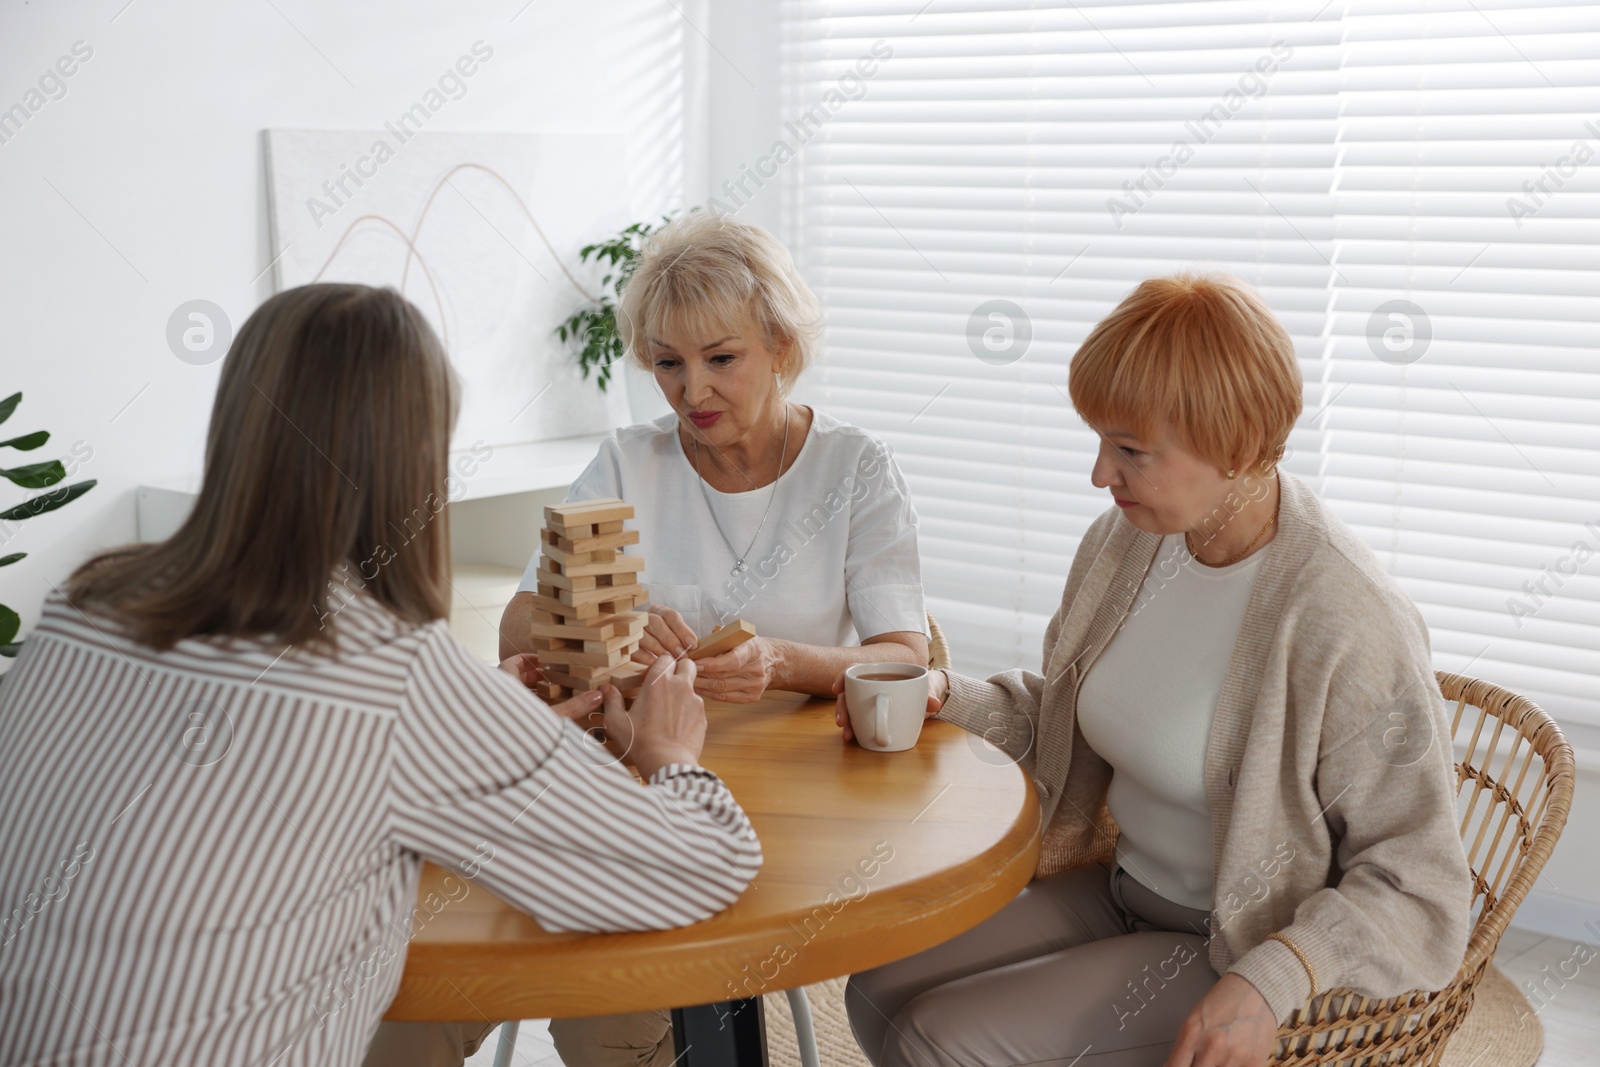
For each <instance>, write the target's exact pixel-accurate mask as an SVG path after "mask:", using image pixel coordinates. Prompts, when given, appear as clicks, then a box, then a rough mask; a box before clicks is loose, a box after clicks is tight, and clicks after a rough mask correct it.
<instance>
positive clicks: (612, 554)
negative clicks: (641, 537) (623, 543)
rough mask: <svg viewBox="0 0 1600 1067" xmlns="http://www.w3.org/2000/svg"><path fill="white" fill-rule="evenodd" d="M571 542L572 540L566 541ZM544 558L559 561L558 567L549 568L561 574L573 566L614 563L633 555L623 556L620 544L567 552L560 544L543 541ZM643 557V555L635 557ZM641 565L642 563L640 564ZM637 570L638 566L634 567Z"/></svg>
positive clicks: (567, 572) (554, 561)
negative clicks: (613, 546)
mask: <svg viewBox="0 0 1600 1067" xmlns="http://www.w3.org/2000/svg"><path fill="white" fill-rule="evenodd" d="M568 543H569V544H571V543H572V542H568ZM541 547H542V548H543V550H544V558H545V559H546V560H548V561H550V562H551V563H559V564H560V567H551V568H550V569H551V570H560V571H561V573H562V574H569V573H571V570H570V569H571V568H573V567H584V566H588V565H589V564H591V563H615V562H616V561H617V560H618V559H634V558H635V557H633V556H623V555H622V551H621V548H620V546H619V547H617V548H591V549H589V550H588V551H587V552H568V551H567V550H566V549H564V548H562V547H561V546H560V545H553V544H551V543H550V542H549V541H545V542H544V543H543V544H542V546H541ZM637 558H639V559H643V558H644V557H642V556H640V557H637ZM641 566H642V564H641ZM634 569H635V570H637V569H638V568H634Z"/></svg>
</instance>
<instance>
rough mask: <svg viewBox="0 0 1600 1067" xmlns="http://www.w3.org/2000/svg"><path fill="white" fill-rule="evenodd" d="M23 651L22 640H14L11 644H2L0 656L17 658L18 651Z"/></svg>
mask: <svg viewBox="0 0 1600 1067" xmlns="http://www.w3.org/2000/svg"><path fill="white" fill-rule="evenodd" d="M21 651H22V642H21V641H14V642H12V643H11V644H9V645H0V656H4V657H6V658H7V659H16V658H17V653H18V652H21Z"/></svg>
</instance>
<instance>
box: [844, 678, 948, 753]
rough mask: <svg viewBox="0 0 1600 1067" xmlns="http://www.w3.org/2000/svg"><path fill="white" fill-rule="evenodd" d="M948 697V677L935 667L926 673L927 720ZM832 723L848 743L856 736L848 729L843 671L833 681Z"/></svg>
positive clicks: (936, 712) (847, 709) (848, 716)
mask: <svg viewBox="0 0 1600 1067" xmlns="http://www.w3.org/2000/svg"><path fill="white" fill-rule="evenodd" d="M949 696H950V676H949V675H948V674H946V673H945V672H944V670H943V669H942V668H938V667H935V668H933V669H932V670H930V671H928V710H927V712H926V717H927V718H930V719H931V718H933V717H934V716H935V715H937V714H939V709H940V708H942V707H944V702H945V700H947V699H948V698H949ZM833 722H834V725H835V726H837V727H839V729H840V730H842V731H844V739H845V740H846V741H849V740H850V739H851V738H853V737H855V736H856V732H855V731H854V730H853V729H851V728H850V708H849V707H848V706H847V705H846V704H845V702H844V671H840V672H839V675H838V677H836V678H834V680H833Z"/></svg>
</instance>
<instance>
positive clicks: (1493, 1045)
mask: <svg viewBox="0 0 1600 1067" xmlns="http://www.w3.org/2000/svg"><path fill="white" fill-rule="evenodd" d="M844 982H845V980H844V979H843V978H834V979H832V980H831V981H827V982H820V983H818V984H817V985H813V986H807V987H806V997H807V999H809V1000H810V1002H811V1020H812V1025H813V1027H814V1028H815V1029H816V1033H817V1058H818V1059H819V1060H821V1061H822V1067H870V1065H869V1064H868V1063H867V1058H866V1057H865V1056H863V1055H862V1054H861V1049H860V1048H859V1047H857V1045H856V1041H855V1038H854V1037H853V1036H852V1035H851V1033H850V1020H849V1019H848V1018H846V1017H845V1013H844ZM764 1000H765V1008H766V1015H767V1058H768V1060H769V1062H770V1064H771V1067H800V1048H799V1046H798V1045H797V1044H796V1043H795V1036H794V1016H792V1015H791V1014H790V1013H789V998H788V997H787V996H785V995H784V994H782V993H768V994H767V995H766V997H765V998H764ZM1524 1013H1526V1014H1524ZM1543 1049H1544V1026H1543V1025H1542V1024H1541V1023H1540V1022H1539V1017H1538V1016H1537V1015H1535V1014H1534V1013H1533V1010H1532V1009H1531V1008H1530V1007H1529V1006H1528V1002H1527V1000H1526V999H1525V998H1524V997H1523V996H1522V994H1521V993H1520V992H1519V991H1518V990H1517V987H1516V986H1515V985H1513V984H1512V982H1511V979H1509V978H1507V977H1506V976H1505V975H1504V974H1501V973H1500V971H1499V969H1498V968H1496V967H1495V966H1494V965H1493V964H1491V965H1490V966H1489V969H1488V970H1487V971H1485V972H1484V975H1483V981H1481V982H1479V983H1478V991H1477V996H1476V998H1475V1000H1474V1001H1473V1005H1472V1011H1471V1012H1470V1013H1468V1015H1467V1020H1466V1022H1464V1023H1462V1024H1461V1029H1460V1030H1458V1031H1456V1033H1455V1036H1453V1037H1452V1038H1451V1039H1450V1043H1449V1044H1448V1045H1446V1046H1445V1051H1444V1061H1443V1064H1442V1065H1441V1067H1533V1065H1534V1064H1535V1063H1536V1062H1537V1061H1538V1059H1539V1053H1540V1052H1541V1051H1543Z"/></svg>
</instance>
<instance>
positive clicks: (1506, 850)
mask: <svg viewBox="0 0 1600 1067" xmlns="http://www.w3.org/2000/svg"><path fill="white" fill-rule="evenodd" d="M1438 680H1439V689H1440V691H1441V692H1442V693H1443V694H1444V697H1445V700H1446V702H1447V703H1449V704H1453V705H1454V708H1453V711H1452V716H1451V720H1450V736H1451V742H1452V744H1453V746H1454V749H1455V756H1456V811H1457V814H1458V816H1459V817H1460V820H1461V843H1462V845H1463V846H1464V847H1465V848H1466V852H1467V861H1468V864H1469V866H1470V867H1471V868H1472V883H1473V897H1472V918H1473V923H1472V936H1471V938H1470V940H1469V941H1468V943H1467V953H1466V958H1465V959H1464V960H1463V961H1462V964H1461V969H1460V970H1458V971H1457V972H1456V976H1455V978H1454V980H1452V981H1451V983H1450V984H1449V985H1448V986H1446V987H1445V988H1444V989H1442V990H1439V991H1437V992H1431V991H1425V990H1413V991H1411V992H1409V993H1402V994H1400V995H1399V996H1395V997H1388V998H1372V997H1365V996H1362V995H1360V994H1359V993H1355V992H1353V991H1352V990H1348V989H1331V990H1328V991H1326V992H1324V993H1320V994H1318V995H1317V996H1316V997H1315V998H1313V999H1312V1000H1311V1001H1310V1002H1309V1003H1307V1004H1306V1005H1305V1006H1304V1007H1303V1008H1301V1009H1300V1010H1299V1011H1297V1012H1296V1013H1295V1014H1294V1015H1293V1016H1291V1017H1290V1019H1289V1021H1288V1022H1287V1023H1285V1024H1284V1025H1283V1026H1282V1027H1280V1028H1279V1030H1278V1047H1277V1050H1276V1051H1275V1052H1274V1054H1273V1057H1272V1059H1271V1061H1270V1062H1271V1063H1272V1064H1274V1065H1278V1067H1309V1065H1311V1064H1317V1065H1329V1064H1337V1065H1339V1067H1372V1065H1376V1064H1393V1063H1407V1064H1417V1065H1419V1067H1430V1065H1436V1064H1438V1063H1439V1061H1440V1058H1441V1057H1442V1056H1443V1055H1444V1048H1445V1043H1446V1042H1447V1041H1448V1040H1449V1038H1450V1035H1451V1034H1453V1033H1454V1032H1455V1031H1456V1029H1457V1028H1458V1027H1460V1025H1461V1023H1462V1021H1463V1020H1464V1019H1465V1018H1466V1015H1467V1012H1468V1011H1469V1010H1470V1009H1471V1007H1472V998H1473V993H1474V991H1475V989H1476V986H1477V984H1478V980H1479V979H1480V978H1481V977H1482V976H1483V972H1484V970H1485V969H1486V968H1487V966H1488V963H1489V960H1490V959H1491V958H1492V957H1493V956H1494V950H1495V947H1496V946H1497V945H1498V944H1499V943H1500V935H1501V934H1503V933H1505V930H1506V927H1507V926H1508V925H1510V923H1511V916H1512V914H1513V913H1514V912H1515V911H1516V910H1517V906H1518V905H1520V904H1521V903H1522V901H1523V900H1524V898H1526V897H1527V895H1528V890H1529V889H1530V888H1532V886H1533V882H1534V879H1536V878H1538V877H1539V871H1540V870H1541V869H1542V868H1543V867H1544V864H1545V861H1546V860H1548V859H1549V858H1550V853H1551V852H1552V851H1553V850H1554V849H1555V845H1556V839H1557V838H1558V837H1560V836H1561V829H1562V827H1563V826H1565V825H1566V822H1567V813H1568V812H1569V811H1570V810H1571V809H1572V784H1573V777H1574V769H1573V757H1572V746H1571V745H1569V744H1568V743H1567V739H1566V737H1564V736H1563V735H1562V733H1561V728H1560V727H1558V726H1557V725H1556V724H1555V721H1554V720H1553V719H1551V718H1550V716H1549V715H1547V714H1545V712H1544V711H1543V709H1541V708H1540V707H1539V706H1538V705H1537V704H1535V703H1534V702H1533V701H1531V700H1529V699H1527V698H1526V697H1522V696H1518V695H1517V694H1515V693H1512V692H1508V691H1507V690H1505V689H1501V688H1500V687H1499V686H1495V685H1490V684H1489V683H1488V682H1484V681H1479V680H1478V679H1475V678H1466V677H1463V676H1461V675H1458V674H1449V673H1447V672H1444V671H1440V672H1438ZM1428 740H1429V742H1430V743H1431V742H1432V741H1433V740H1434V739H1433V738H1431V737H1430V738H1429V739H1428Z"/></svg>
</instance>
